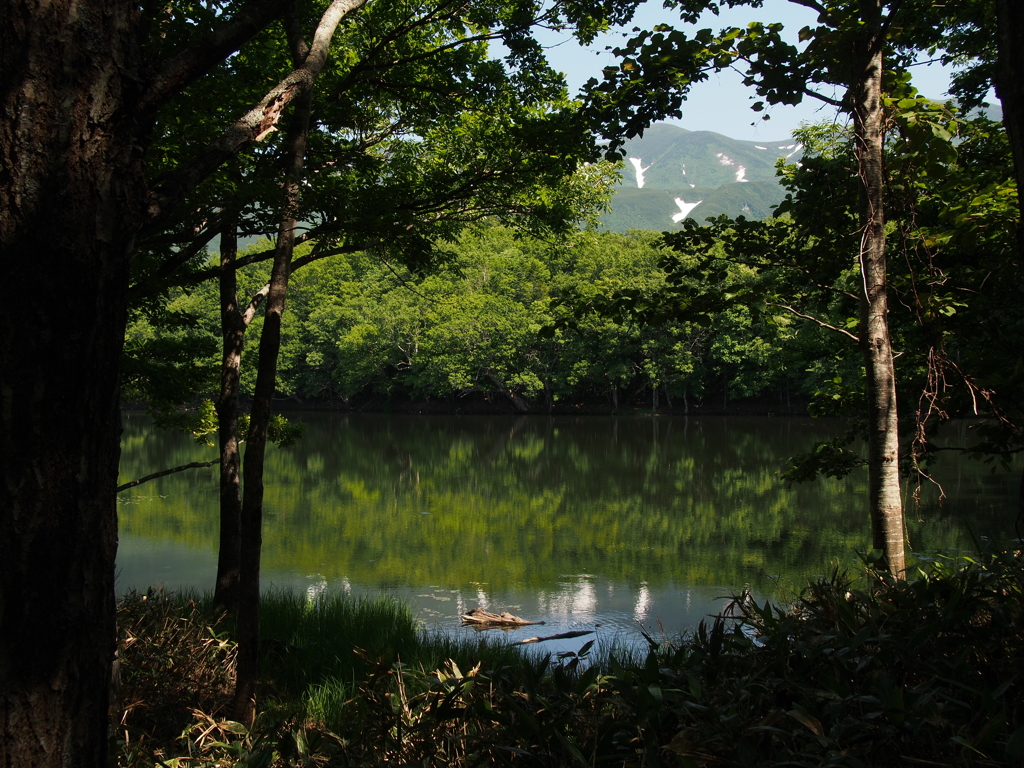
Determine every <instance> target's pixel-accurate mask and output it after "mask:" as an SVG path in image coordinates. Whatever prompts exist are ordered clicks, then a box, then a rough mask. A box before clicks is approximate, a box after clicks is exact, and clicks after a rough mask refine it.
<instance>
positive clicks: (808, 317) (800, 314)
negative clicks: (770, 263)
mask: <svg viewBox="0 0 1024 768" xmlns="http://www.w3.org/2000/svg"><path fill="white" fill-rule="evenodd" d="M768 306H770V307H778V308H779V309H784V310H786V311H787V312H791V313H792V314H794V315H796V316H797V317H800V318H803V319H804V320H810V321H811V322H812V323H817V324H818V325H820V326H821V327H822V328H828V329H829V330H830V331H835V332H836V333H841V334H843V336H848V337H849V338H851V339H853V340H854V341H855V342H857V343H858V344H860V339H859V338H858V337H856V336H854V335H853V334H852V333H850V332H849V331H848V330H846V329H845V328H837V327H836V326H834V325H829V324H828V323H826V322H825V321H824V320H819V319H818V318H816V317H812V316H811V315H805V314H804V313H803V312H798V311H797V310H796V309H794V308H793V307H790V306H788V305H786V304H776V303H774V302H769V303H768Z"/></svg>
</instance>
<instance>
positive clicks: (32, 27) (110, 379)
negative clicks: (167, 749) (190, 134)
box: [0, 0, 145, 768]
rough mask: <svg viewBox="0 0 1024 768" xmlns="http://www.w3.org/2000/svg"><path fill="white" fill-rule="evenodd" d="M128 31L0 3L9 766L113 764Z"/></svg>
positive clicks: (2, 557)
mask: <svg viewBox="0 0 1024 768" xmlns="http://www.w3.org/2000/svg"><path fill="white" fill-rule="evenodd" d="M137 40H138V33H137V29H136V18H135V13H134V11H133V10H132V5H131V4H130V3H112V2H108V1H106V0H79V1H78V2H70V0H54V1H53V2H49V3H28V2H24V3H4V6H3V11H2V12H0V270H2V274H3V289H4V298H3V301H0V561H2V566H0V616H2V619H0V621H2V630H0V731H2V737H0V765H3V766H33V767H34V768H45V767H46V766H54V767H56V766H105V765H106V748H107V702H108V688H109V682H110V674H111V663H112V661H113V656H114V557H115V552H116V549H117V511H116V506H115V487H116V485H117V464H118V457H119V452H120V449H119V437H120V431H121V426H120V418H119V412H118V373H119V365H120V357H121V349H122V346H123V343H124V327H125V319H126V296H127V286H128V272H129V256H130V253H131V250H132V246H133V241H134V237H135V231H136V224H135V222H138V221H141V219H142V211H143V202H144V193H145V188H144V184H143V176H142V168H141V164H140V159H139V158H140V152H139V147H138V142H137V140H136V137H137V135H138V127H137V126H136V125H135V123H134V117H133V110H132V109H131V108H130V105H131V104H132V103H133V98H134V95H135V94H134V89H135V88H137V81H136V79H135V78H133V73H136V72H138V71H139V52H138V48H137Z"/></svg>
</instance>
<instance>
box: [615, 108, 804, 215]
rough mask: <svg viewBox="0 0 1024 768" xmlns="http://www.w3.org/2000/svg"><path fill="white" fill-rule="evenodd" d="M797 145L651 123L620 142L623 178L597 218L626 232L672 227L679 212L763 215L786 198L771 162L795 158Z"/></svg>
mask: <svg viewBox="0 0 1024 768" xmlns="http://www.w3.org/2000/svg"><path fill="white" fill-rule="evenodd" d="M801 149H802V147H801V145H800V144H799V143H798V142H797V141H796V140H795V139H792V138H790V139H788V140H783V141H742V140H739V139H731V138H729V137H728V136H725V135H723V134H720V133H715V132H714V131H690V130H687V129H686V128H682V127H680V126H676V125H670V124H668V123H658V124H655V125H653V126H651V127H650V128H649V129H648V130H647V131H646V132H645V133H644V135H643V136H641V137H638V138H635V139H631V140H629V141H627V142H626V143H625V145H624V146H623V149H622V152H623V154H624V156H625V158H626V159H625V161H624V167H623V171H622V179H621V180H620V181H619V183H618V184H616V186H615V189H614V193H613V197H612V202H611V206H612V210H611V211H609V212H608V213H606V214H604V215H603V216H602V217H601V221H602V223H603V224H604V226H605V227H606V228H608V229H610V230H611V231H613V232H625V231H626V230H628V229H656V230H673V229H679V228H680V227H682V222H683V220H684V219H686V218H692V219H694V220H695V221H703V220H704V219H706V218H708V217H714V216H720V215H722V214H726V215H728V216H731V217H736V216H741V215H742V216H746V217H747V218H757V219H760V218H764V217H766V216H770V215H771V210H772V207H773V206H775V205H778V204H779V203H780V202H782V200H783V198H784V197H785V190H783V188H782V187H781V186H780V185H779V182H778V179H777V177H776V173H775V165H776V162H777V161H778V160H779V159H780V158H785V159H787V160H790V161H792V160H793V159H794V158H798V157H799V155H800V151H801Z"/></svg>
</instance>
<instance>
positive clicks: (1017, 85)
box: [995, 0, 1024, 253]
mask: <svg viewBox="0 0 1024 768" xmlns="http://www.w3.org/2000/svg"><path fill="white" fill-rule="evenodd" d="M996 14H997V19H998V25H997V32H998V37H997V45H998V50H999V59H998V64H997V68H996V77H995V86H996V96H998V97H999V101H1000V103H1001V104H1002V107H1003V125H1004V126H1006V134H1007V136H1008V137H1009V139H1010V149H1011V151H1012V152H1013V165H1014V169H1015V171H1016V178H1017V189H1024V80H1022V78H1024V62H1022V61H1021V56H1022V53H1021V50H1022V49H1021V40H1022V39H1024V3H1021V2H1020V0H996ZM1017 204H1018V205H1019V206H1020V210H1021V212H1022V215H1021V222H1024V197H1021V196H1018V198H1017ZM1021 222H1018V224H1017V249H1018V252H1019V253H1024V225H1022V223H1021Z"/></svg>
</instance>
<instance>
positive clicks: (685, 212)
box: [672, 197, 704, 224]
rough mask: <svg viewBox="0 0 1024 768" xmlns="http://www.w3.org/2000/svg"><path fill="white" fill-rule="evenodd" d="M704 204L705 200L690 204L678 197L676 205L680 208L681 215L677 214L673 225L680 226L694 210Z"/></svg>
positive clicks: (673, 219)
mask: <svg viewBox="0 0 1024 768" xmlns="http://www.w3.org/2000/svg"><path fill="white" fill-rule="evenodd" d="M703 202H704V201H703V200H698V201H697V202H696V203H688V202H686V201H685V200H683V198H681V197H677V198H676V205H678V206H679V213H677V214H675V215H674V216H673V217H672V223H673V224H678V223H679V222H680V221H682V220H683V219H685V218H686V217H687V216H689V215H690V211H692V210H693V209H694V208H696V207H697V206H698V205H700V204H701V203H703Z"/></svg>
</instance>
